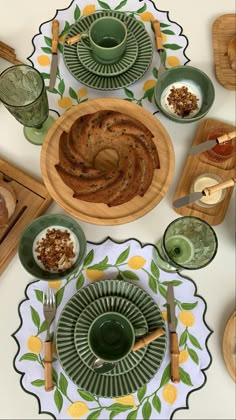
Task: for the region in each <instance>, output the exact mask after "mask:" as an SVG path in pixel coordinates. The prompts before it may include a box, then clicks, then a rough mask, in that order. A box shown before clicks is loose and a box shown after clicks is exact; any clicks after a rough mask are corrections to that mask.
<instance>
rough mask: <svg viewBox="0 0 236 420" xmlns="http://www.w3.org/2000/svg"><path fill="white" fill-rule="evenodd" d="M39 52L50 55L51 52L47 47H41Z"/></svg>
mask: <svg viewBox="0 0 236 420" xmlns="http://www.w3.org/2000/svg"><path fill="white" fill-rule="evenodd" d="M41 50H42V51H43V52H45V53H46V54H52V50H51V48H49V47H41Z"/></svg>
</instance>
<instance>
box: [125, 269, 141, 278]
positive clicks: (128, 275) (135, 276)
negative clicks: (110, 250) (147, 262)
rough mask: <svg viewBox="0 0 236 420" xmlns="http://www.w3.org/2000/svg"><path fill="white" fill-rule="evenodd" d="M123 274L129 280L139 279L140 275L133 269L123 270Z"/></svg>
mask: <svg viewBox="0 0 236 420" xmlns="http://www.w3.org/2000/svg"><path fill="white" fill-rule="evenodd" d="M122 275H123V277H125V278H126V279H128V280H139V277H138V276H137V274H135V273H134V272H133V271H129V270H124V271H122Z"/></svg>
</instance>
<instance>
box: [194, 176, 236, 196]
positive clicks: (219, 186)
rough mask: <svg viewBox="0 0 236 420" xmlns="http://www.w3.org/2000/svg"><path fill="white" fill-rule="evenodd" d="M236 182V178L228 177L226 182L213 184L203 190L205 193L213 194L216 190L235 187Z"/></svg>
mask: <svg viewBox="0 0 236 420" xmlns="http://www.w3.org/2000/svg"><path fill="white" fill-rule="evenodd" d="M235 184H236V178H231V179H228V180H227V181H225V182H221V183H220V184H216V185H213V187H206V188H204V190H203V191H202V192H203V194H204V195H211V194H213V193H215V192H216V191H220V190H224V189H225V188H229V187H234V185H235Z"/></svg>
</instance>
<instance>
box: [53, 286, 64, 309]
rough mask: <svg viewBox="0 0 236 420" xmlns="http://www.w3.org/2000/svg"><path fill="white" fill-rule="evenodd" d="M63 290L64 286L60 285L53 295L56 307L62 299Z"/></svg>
mask: <svg viewBox="0 0 236 420" xmlns="http://www.w3.org/2000/svg"><path fill="white" fill-rule="evenodd" d="M64 290H65V289H64V287H62V288H61V289H59V290H58V291H57V293H56V295H55V298H56V305H57V308H58V306H59V305H60V303H61V301H62V298H63V295H64Z"/></svg>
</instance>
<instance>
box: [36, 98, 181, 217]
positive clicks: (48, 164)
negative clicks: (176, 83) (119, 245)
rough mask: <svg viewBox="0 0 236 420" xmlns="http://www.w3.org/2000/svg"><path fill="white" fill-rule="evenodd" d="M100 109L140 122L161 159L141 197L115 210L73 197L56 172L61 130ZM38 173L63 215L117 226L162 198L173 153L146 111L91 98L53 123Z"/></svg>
mask: <svg viewBox="0 0 236 420" xmlns="http://www.w3.org/2000/svg"><path fill="white" fill-rule="evenodd" d="M100 110H112V111H117V112H121V113H124V114H127V115H131V116H132V117H133V118H136V119H137V120H138V121H140V122H141V123H143V124H144V125H145V126H146V127H147V128H148V129H149V130H150V131H151V132H152V134H153V135H154V137H153V141H154V142H155V144H156V147H157V151H158V154H159V158H160V169H156V170H155V171H154V177H153V181H152V184H151V186H150V187H149V189H148V190H147V191H146V193H145V194H144V196H143V197H139V196H136V197H135V198H133V199H132V200H130V201H128V202H127V203H124V204H122V205H119V206H114V207H108V206H107V205H105V204H102V203H89V202H86V201H82V200H78V199H76V198H74V197H73V191H72V189H70V188H69V187H67V185H65V184H64V183H63V181H62V180H61V178H60V176H59V175H58V173H57V171H56V169H55V165H56V164H57V163H58V162H59V153H58V149H59V147H58V145H59V140H60V136H61V134H62V133H63V131H66V132H69V130H70V128H71V126H72V124H73V123H74V122H75V121H76V120H77V119H78V118H80V117H81V116H83V115H87V114H91V113H94V112H96V111H100ZM108 163H109V162H108ZM41 171H42V176H43V179H44V182H45V185H46V187H47V189H48V191H49V193H50V194H51V196H52V197H53V199H54V200H55V201H56V202H57V204H58V205H59V206H61V207H62V208H63V209H64V210H65V211H66V212H68V213H69V214H71V215H72V216H74V217H77V218H78V219H80V220H84V221H85V222H90V223H94V224H97V225H118V224H122V223H127V222H131V221H133V220H135V219H137V218H139V217H141V216H143V215H145V214H146V213H148V212H149V211H150V210H151V209H153V207H155V206H156V205H157V204H158V203H159V202H160V201H161V199H162V198H163V197H164V195H165V193H166V191H167V189H168V187H169V185H170V182H171V180H172V176H173V172H174V150H173V145H172V142H171V139H170V137H169V135H168V133H167V131H166V130H165V128H164V127H163V125H162V124H161V123H160V121H159V120H158V119H157V118H156V117H154V116H153V115H152V114H151V113H150V112H149V111H147V110H145V109H144V108H141V107H140V106H139V105H136V104H133V103H131V102H128V101H125V100H122V99H114V98H101V99H92V100H89V101H87V102H84V103H82V104H79V105H77V106H74V107H73V108H71V109H69V111H67V112H65V113H64V114H63V115H62V116H61V117H60V118H59V119H58V120H57V121H56V122H55V124H53V126H52V127H51V129H50V130H49V132H48V135H47V137H46V139H45V141H44V143H43V146H42V151H41Z"/></svg>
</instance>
